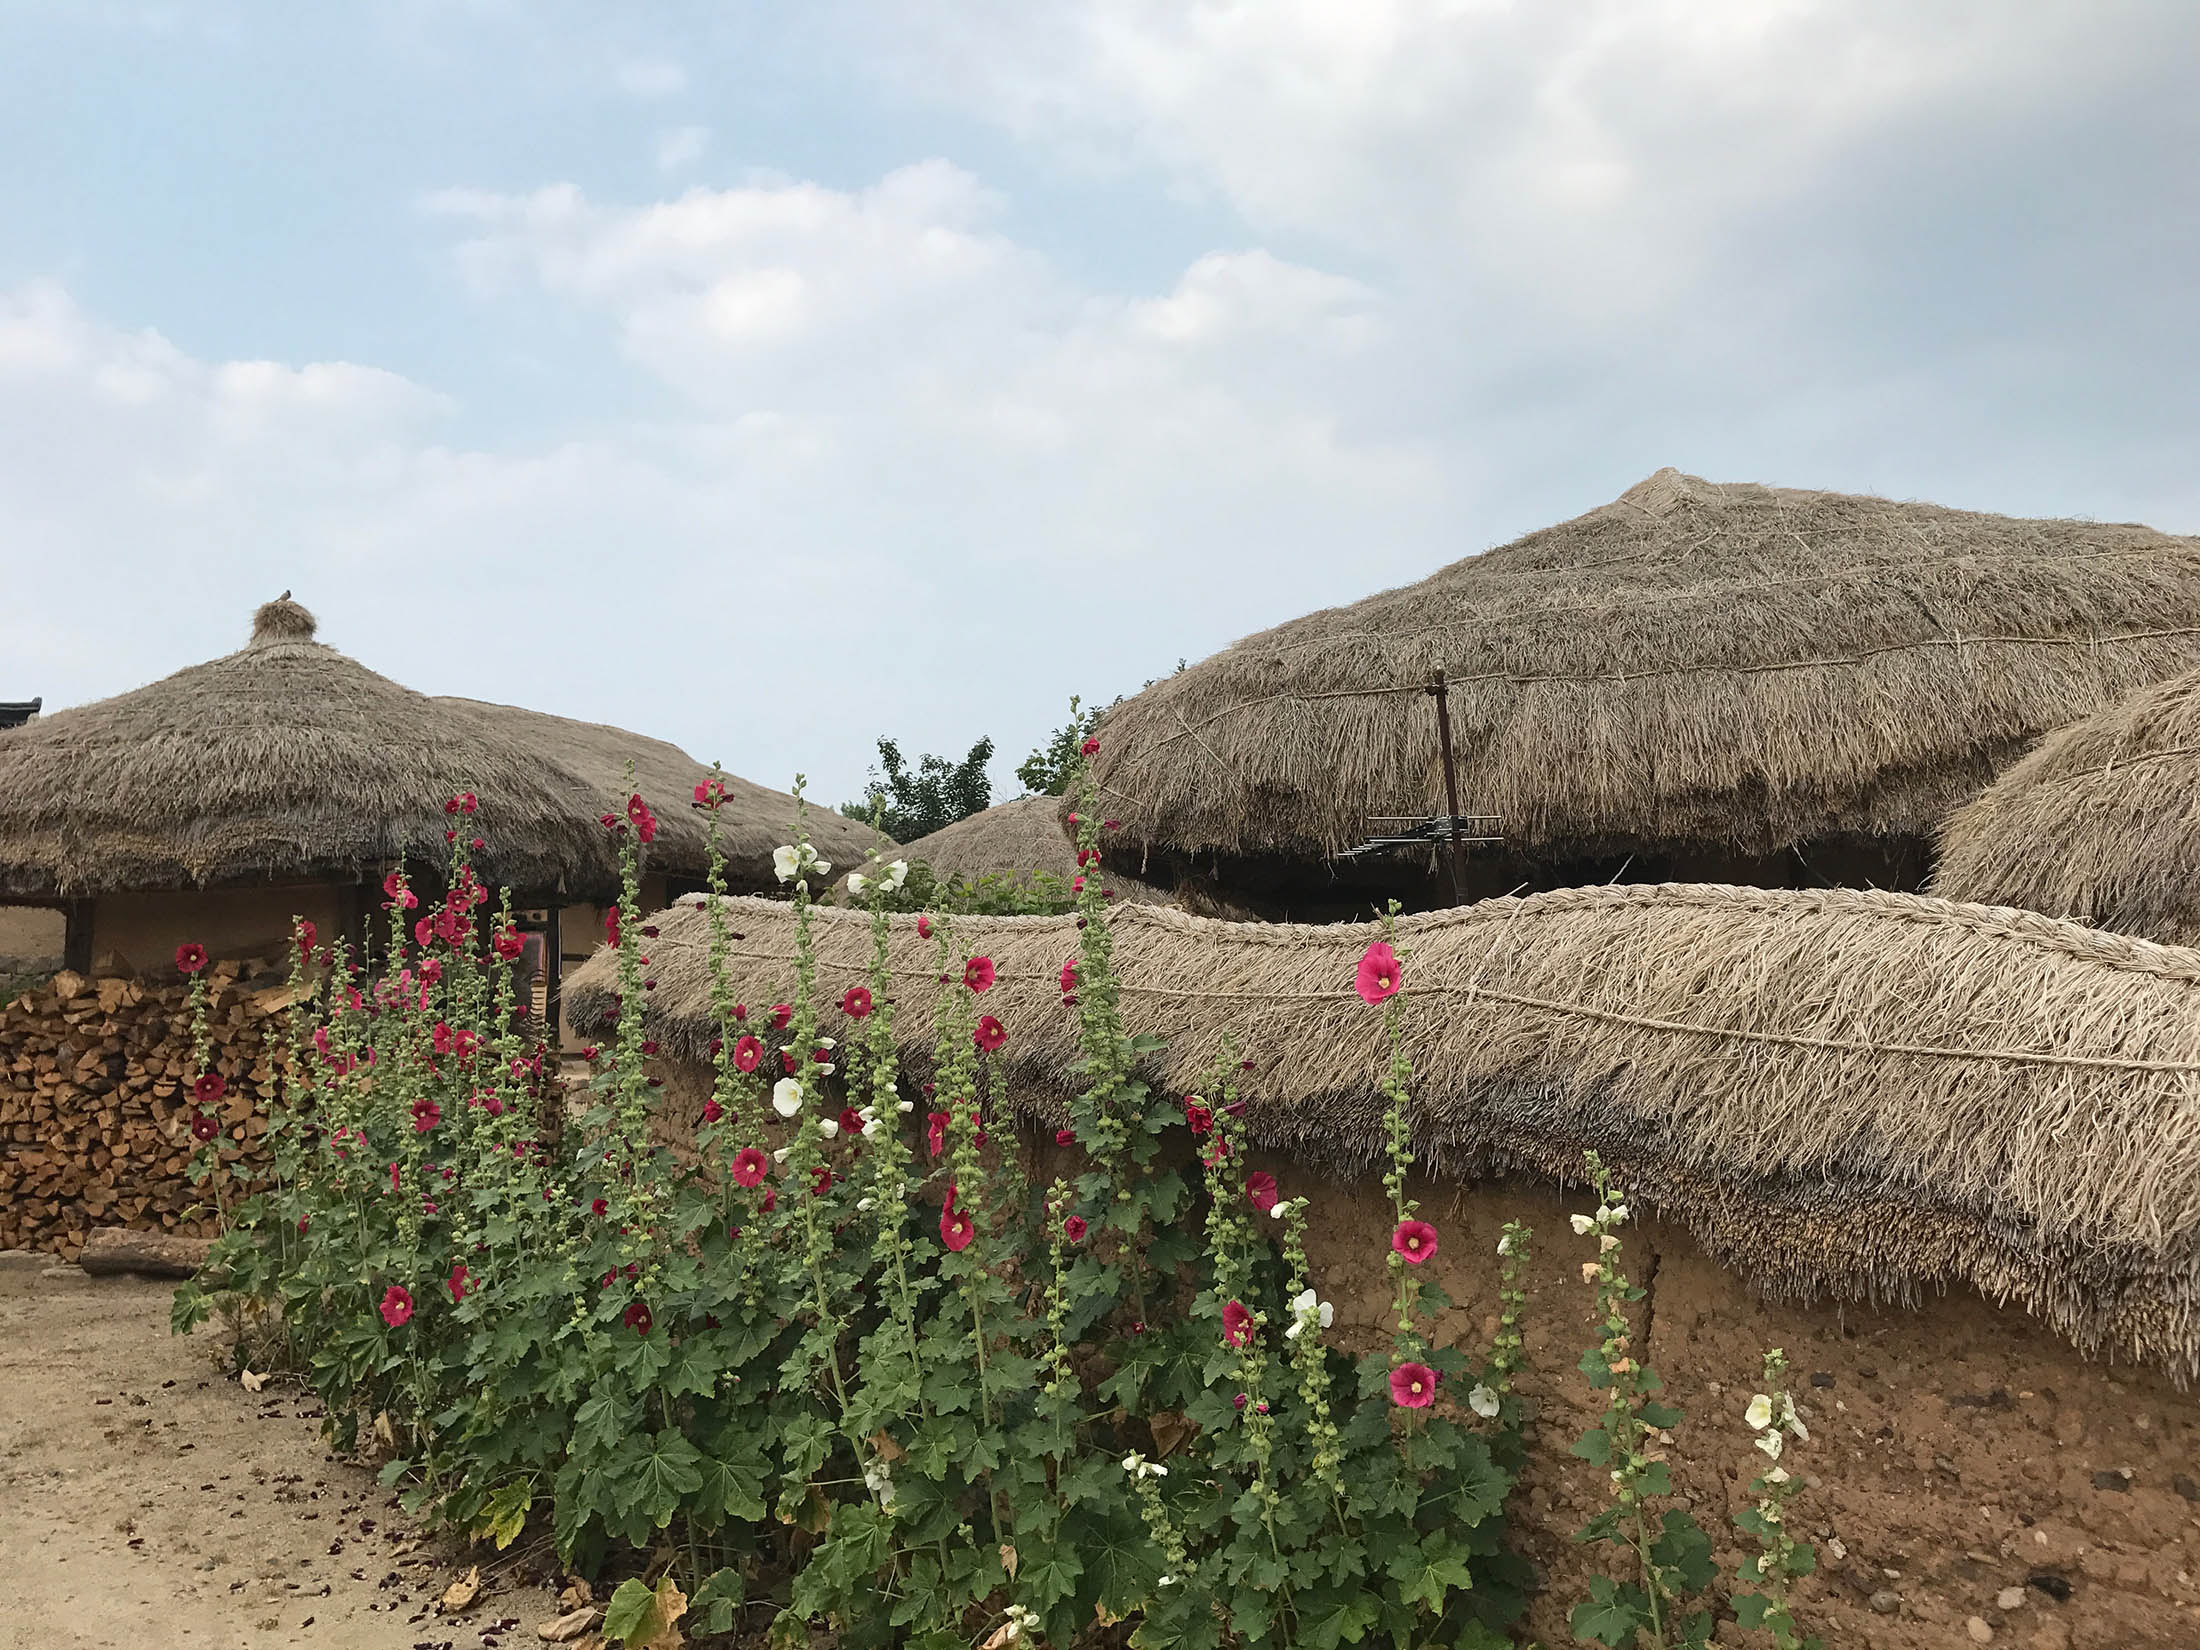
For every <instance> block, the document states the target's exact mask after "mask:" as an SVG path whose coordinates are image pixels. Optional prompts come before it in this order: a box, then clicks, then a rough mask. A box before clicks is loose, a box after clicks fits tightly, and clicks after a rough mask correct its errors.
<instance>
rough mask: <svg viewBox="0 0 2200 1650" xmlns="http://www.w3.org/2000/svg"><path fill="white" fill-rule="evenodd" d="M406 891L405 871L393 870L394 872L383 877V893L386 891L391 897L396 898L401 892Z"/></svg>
mask: <svg viewBox="0 0 2200 1650" xmlns="http://www.w3.org/2000/svg"><path fill="white" fill-rule="evenodd" d="M404 891H405V873H404V872H402V871H392V872H391V873H390V874H389V875H388V876H386V877H384V878H383V879H382V892H383V893H385V894H387V895H389V897H390V898H391V899H395V898H397V896H398V895H399V894H402V893H403V892H404Z"/></svg>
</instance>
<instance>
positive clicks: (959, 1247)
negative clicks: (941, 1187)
mask: <svg viewBox="0 0 2200 1650" xmlns="http://www.w3.org/2000/svg"><path fill="white" fill-rule="evenodd" d="M948 1192H949V1196H948V1201H947V1204H946V1206H945V1207H943V1208H942V1209H941V1210H940V1241H941V1242H942V1243H944V1244H946V1245H947V1247H948V1248H950V1249H952V1250H954V1251H955V1252H956V1253H957V1254H960V1253H961V1252H962V1251H963V1250H965V1249H967V1248H969V1247H970V1240H971V1239H972V1238H974V1237H976V1236H977V1235H978V1223H977V1222H976V1221H974V1220H972V1219H971V1218H970V1211H969V1210H968V1209H958V1208H956V1207H955V1201H954V1196H953V1192H954V1188H953V1187H950V1188H948Z"/></svg>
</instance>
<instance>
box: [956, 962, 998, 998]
mask: <svg viewBox="0 0 2200 1650" xmlns="http://www.w3.org/2000/svg"><path fill="white" fill-rule="evenodd" d="M963 984H964V985H967V986H968V987H970V989H971V990H973V991H990V990H992V989H993V959H992V958H991V957H972V958H971V959H970V960H969V961H968V962H966V963H964V964H963Z"/></svg>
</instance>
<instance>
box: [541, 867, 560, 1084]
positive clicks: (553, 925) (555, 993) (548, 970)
mask: <svg viewBox="0 0 2200 1650" xmlns="http://www.w3.org/2000/svg"><path fill="white" fill-rule="evenodd" d="M564 916H565V911H564V909H563V907H561V906H560V905H559V904H558V903H557V901H556V900H555V899H553V900H552V901H551V902H550V904H549V906H548V907H547V908H546V909H545V911H544V913H543V921H542V1017H543V1019H544V1020H545V1021H546V1022H547V1026H546V1029H545V1030H544V1032H543V1041H544V1042H545V1043H547V1044H548V1045H549V1048H550V1061H551V1069H552V1070H553V1071H555V1070H556V1069H557V1062H558V1059H559V1057H560V1055H561V1053H562V1051H563V1049H564V1046H565V1037H564V1034H563V1033H562V1032H561V1031H560V1030H559V1029H558V1027H559V1016H560V1015H561V1014H562V1013H563V1012H564V1008H563V1004H564V1001H565V990H564V987H565V924H564V921H563V918H564Z"/></svg>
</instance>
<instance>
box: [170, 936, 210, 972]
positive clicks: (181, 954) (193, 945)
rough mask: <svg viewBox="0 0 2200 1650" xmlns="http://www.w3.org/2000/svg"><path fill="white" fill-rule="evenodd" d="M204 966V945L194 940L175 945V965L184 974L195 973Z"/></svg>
mask: <svg viewBox="0 0 2200 1650" xmlns="http://www.w3.org/2000/svg"><path fill="white" fill-rule="evenodd" d="M205 966H206V947H205V946H203V945H201V944H199V943H198V942H197V941H196V940H193V941H190V942H189V943H187V944H184V945H179V946H177V947H176V967H177V969H178V970H179V971H181V972H182V973H185V974H196V973H197V972H198V971H199V970H200V969H202V968H204V967H205Z"/></svg>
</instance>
